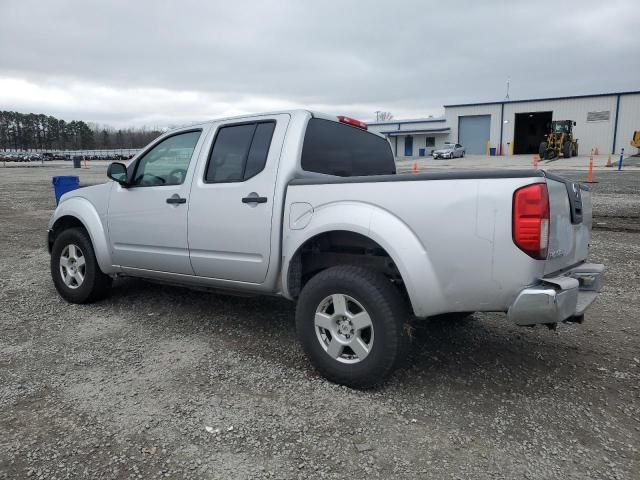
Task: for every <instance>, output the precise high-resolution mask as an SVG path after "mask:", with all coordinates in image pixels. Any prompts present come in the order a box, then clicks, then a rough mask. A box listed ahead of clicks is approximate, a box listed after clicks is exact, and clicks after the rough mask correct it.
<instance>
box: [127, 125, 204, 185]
mask: <svg viewBox="0 0 640 480" xmlns="http://www.w3.org/2000/svg"><path fill="white" fill-rule="evenodd" d="M201 133H202V132H201V131H200V130H196V131H190V132H184V133H179V134H177V135H173V136H171V137H168V138H166V139H164V140H163V141H161V142H160V143H159V144H157V145H156V146H155V147H153V148H152V149H151V150H149V151H148V152H147V153H146V154H145V155H144V156H143V157H142V158H141V159H140V160H139V161H138V164H137V165H136V170H135V173H134V175H133V185H134V186H138V187H158V186H163V185H181V184H182V183H184V180H185V178H186V176H187V169H188V168H189V162H191V157H192V156H193V151H194V150H195V148H196V144H197V143H198V139H199V138H200V134H201Z"/></svg>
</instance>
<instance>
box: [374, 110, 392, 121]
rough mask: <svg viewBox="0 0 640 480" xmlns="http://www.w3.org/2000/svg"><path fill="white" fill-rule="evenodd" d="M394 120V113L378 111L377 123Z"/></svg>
mask: <svg viewBox="0 0 640 480" xmlns="http://www.w3.org/2000/svg"><path fill="white" fill-rule="evenodd" d="M392 118H393V113H391V112H382V111H380V110H376V122H386V121H388V120H391V119H392Z"/></svg>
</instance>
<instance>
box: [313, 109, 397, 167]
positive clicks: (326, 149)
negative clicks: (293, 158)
mask: <svg viewBox="0 0 640 480" xmlns="http://www.w3.org/2000/svg"><path fill="white" fill-rule="evenodd" d="M301 163H302V169H303V170H306V171H308V172H317V173H325V174H328V175H336V176H340V177H352V176H360V175H385V174H394V173H396V164H395V161H394V159H393V154H392V153H391V147H390V146H389V143H387V141H386V140H385V139H384V138H382V137H378V136H377V135H374V134H372V133H369V132H367V131H365V130H361V129H359V128H356V127H352V126H349V125H344V124H342V123H338V122H332V121H330V120H324V119H321V118H312V119H311V120H309V124H308V126H307V131H306V133H305V137H304V145H303V147H302V160H301Z"/></svg>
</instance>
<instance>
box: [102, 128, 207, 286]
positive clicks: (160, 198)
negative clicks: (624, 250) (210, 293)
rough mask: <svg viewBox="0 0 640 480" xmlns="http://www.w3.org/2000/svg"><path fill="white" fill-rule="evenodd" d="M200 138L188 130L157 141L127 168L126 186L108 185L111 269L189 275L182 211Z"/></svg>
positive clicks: (186, 203)
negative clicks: (128, 179)
mask: <svg viewBox="0 0 640 480" xmlns="http://www.w3.org/2000/svg"><path fill="white" fill-rule="evenodd" d="M201 137H204V135H203V134H202V130H201V129H193V130H188V131H183V132H178V133H176V134H173V135H171V136H169V137H166V138H164V139H162V140H161V141H160V142H158V143H157V144H156V145H154V146H153V147H152V148H150V149H149V150H148V151H147V152H145V153H144V154H143V155H142V156H141V157H140V158H139V159H137V160H136V161H135V164H133V165H131V166H130V167H129V168H133V169H134V171H133V174H132V176H131V178H132V180H131V183H132V184H131V186H129V187H128V188H123V187H122V186H120V185H119V184H116V185H114V187H113V190H112V191H111V196H110V199H109V210H108V225H109V238H110V243H111V255H112V259H113V263H114V264H115V265H119V266H121V267H123V269H124V270H125V271H126V269H127V268H135V269H144V270H155V271H161V272H171V273H182V274H187V275H192V274H193V269H192V268H191V263H190V261H189V247H188V244H187V211H188V208H189V191H190V188H191V179H192V177H193V171H194V170H195V164H196V159H197V158H198V152H199V150H200V147H201V144H202V142H203V140H201Z"/></svg>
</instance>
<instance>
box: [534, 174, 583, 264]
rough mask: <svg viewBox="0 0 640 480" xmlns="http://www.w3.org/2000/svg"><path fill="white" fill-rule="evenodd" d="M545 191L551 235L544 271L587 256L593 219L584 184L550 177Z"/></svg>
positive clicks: (576, 261) (573, 262)
mask: <svg viewBox="0 0 640 480" xmlns="http://www.w3.org/2000/svg"><path fill="white" fill-rule="evenodd" d="M547 190H548V192H549V217H550V218H549V220H550V225H549V233H550V238H549V252H548V255H547V262H546V264H545V269H544V272H545V274H549V273H554V272H557V271H559V270H562V269H565V268H568V267H571V266H573V265H575V264H577V263H580V262H583V261H584V260H586V259H587V256H588V255H589V242H590V241H591V222H592V220H591V216H592V207H591V192H590V191H589V190H588V188H587V187H586V186H585V185H581V184H579V183H577V182H571V181H570V180H565V179H563V178H561V177H556V176H551V177H550V178H547Z"/></svg>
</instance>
